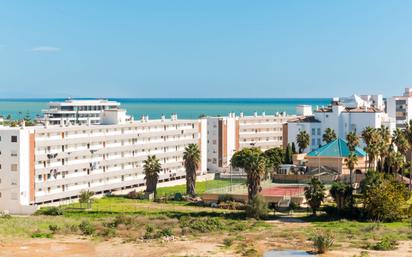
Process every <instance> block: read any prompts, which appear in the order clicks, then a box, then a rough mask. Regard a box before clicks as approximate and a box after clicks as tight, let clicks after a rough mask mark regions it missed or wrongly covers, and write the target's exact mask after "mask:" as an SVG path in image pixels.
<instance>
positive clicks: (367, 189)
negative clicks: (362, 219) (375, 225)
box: [361, 171, 409, 222]
mask: <svg viewBox="0 0 412 257" xmlns="http://www.w3.org/2000/svg"><path fill="white" fill-rule="evenodd" d="M361 189H362V202H363V208H364V212H365V215H366V217H367V218H369V219H372V220H377V221H386V222H391V221H397V220H400V219H402V218H403V216H404V215H405V214H406V212H407V209H406V208H405V206H407V204H406V202H407V199H408V197H409V193H408V191H407V189H406V188H405V186H404V185H403V184H402V183H401V182H399V181H397V180H394V179H390V178H389V179H388V178H384V176H383V174H382V173H377V172H375V171H369V172H368V173H367V174H366V178H365V180H364V181H363V182H362V187H361Z"/></svg>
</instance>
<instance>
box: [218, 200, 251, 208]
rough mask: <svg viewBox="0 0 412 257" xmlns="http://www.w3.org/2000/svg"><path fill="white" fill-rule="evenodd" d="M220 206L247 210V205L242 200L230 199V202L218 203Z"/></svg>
mask: <svg viewBox="0 0 412 257" xmlns="http://www.w3.org/2000/svg"><path fill="white" fill-rule="evenodd" d="M218 207H219V208H221V209H227V210H245V209H246V205H245V204H243V203H240V202H235V201H228V202H220V203H219V204H218Z"/></svg>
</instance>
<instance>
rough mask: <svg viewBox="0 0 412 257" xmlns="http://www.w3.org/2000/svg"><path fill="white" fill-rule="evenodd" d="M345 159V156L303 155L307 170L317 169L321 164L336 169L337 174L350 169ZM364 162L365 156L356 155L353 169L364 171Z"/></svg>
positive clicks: (347, 172)
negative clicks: (355, 163)
mask: <svg viewBox="0 0 412 257" xmlns="http://www.w3.org/2000/svg"><path fill="white" fill-rule="evenodd" d="M345 159H346V158H342V157H324V156H321V157H312V156H305V161H306V166H307V167H308V168H309V170H312V169H318V168H319V167H321V166H323V167H327V168H330V169H333V170H336V171H337V172H338V173H339V174H349V173H350V171H349V169H348V168H347V166H346V163H345ZM365 164H366V159H365V157H358V164H357V165H356V167H355V171H356V170H359V171H361V172H365V167H366V165H365Z"/></svg>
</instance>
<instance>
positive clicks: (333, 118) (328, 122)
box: [285, 99, 395, 152]
mask: <svg viewBox="0 0 412 257" xmlns="http://www.w3.org/2000/svg"><path fill="white" fill-rule="evenodd" d="M381 126H385V127H388V128H389V130H390V131H393V130H394V129H395V120H394V119H392V118H390V117H389V115H388V114H387V113H385V111H384V110H382V109H379V108H376V107H370V106H369V107H368V106H356V105H355V106H352V105H350V106H349V107H348V106H346V105H345V104H344V103H342V102H340V101H339V100H336V99H334V100H333V101H332V103H331V105H330V106H327V107H322V108H318V109H317V110H315V111H314V113H313V115H311V116H303V117H300V118H297V119H295V120H291V121H290V122H288V124H287V131H288V137H287V138H288V142H287V143H295V144H296V145H297V142H296V136H297V134H298V133H299V132H300V131H302V130H305V131H306V132H307V133H308V134H309V136H310V145H309V147H308V148H307V149H305V152H309V151H313V150H315V149H317V148H319V147H320V146H321V145H323V144H324V143H325V142H322V136H323V133H324V132H325V130H326V129H327V128H331V129H333V130H334V131H335V133H336V136H337V137H340V138H346V135H347V134H348V133H350V132H356V133H357V134H358V135H359V136H360V134H361V133H362V131H363V129H365V128H366V127H372V128H380V127H381ZM285 130H286V129H285Z"/></svg>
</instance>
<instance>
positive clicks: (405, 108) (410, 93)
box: [387, 88, 412, 128]
mask: <svg viewBox="0 0 412 257" xmlns="http://www.w3.org/2000/svg"><path fill="white" fill-rule="evenodd" d="M387 111H388V115H389V117H391V118H393V119H395V120H396V127H397V128H404V127H405V124H406V123H407V122H409V121H410V120H411V119H412V88H405V92H404V93H403V96H393V97H391V98H389V99H388V100H387Z"/></svg>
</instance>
